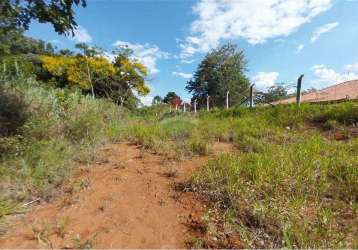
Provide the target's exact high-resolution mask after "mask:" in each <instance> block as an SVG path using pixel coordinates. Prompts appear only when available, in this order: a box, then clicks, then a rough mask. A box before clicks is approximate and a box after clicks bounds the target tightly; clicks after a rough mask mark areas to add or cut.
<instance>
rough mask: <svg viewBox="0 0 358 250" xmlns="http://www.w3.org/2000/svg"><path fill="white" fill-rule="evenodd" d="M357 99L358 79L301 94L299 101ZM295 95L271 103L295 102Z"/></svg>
mask: <svg viewBox="0 0 358 250" xmlns="http://www.w3.org/2000/svg"><path fill="white" fill-rule="evenodd" d="M354 99H358V80H353V81H348V82H343V83H339V84H336V85H333V86H330V87H327V88H324V89H321V90H317V91H313V92H310V93H307V94H302V96H301V102H332V101H340V100H354ZM295 102H296V97H291V98H288V99H284V100H280V101H277V102H274V103H273V104H285V103H286V104H287V103H295Z"/></svg>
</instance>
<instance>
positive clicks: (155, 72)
mask: <svg viewBox="0 0 358 250" xmlns="http://www.w3.org/2000/svg"><path fill="white" fill-rule="evenodd" d="M357 13H358V1H357V0H241V1H238V0H217V1H214V0H88V6H87V7H86V8H76V20H77V22H78V24H79V27H78V30H77V31H76V36H75V37H66V36H59V35H57V34H56V33H55V32H54V31H53V29H52V27H51V26H50V25H47V24H38V23H36V22H34V23H33V24H32V25H31V27H30V29H29V31H27V35H29V36H31V37H35V38H39V39H42V40H45V41H51V42H53V43H54V44H55V45H56V46H57V47H59V48H70V49H73V47H74V44H75V43H76V42H87V43H89V44H91V45H99V46H100V47H102V48H104V49H105V50H106V51H107V52H108V54H110V53H111V51H112V50H113V49H114V48H115V45H119V44H127V45H129V46H130V47H131V48H132V49H133V50H134V56H135V57H136V58H138V59H139V60H141V61H142V62H143V63H144V64H146V65H147V67H148V68H149V69H150V72H151V74H150V76H149V78H148V83H149V85H150V87H151V89H152V91H151V93H150V94H149V96H147V97H146V98H142V100H143V102H144V103H150V102H151V98H152V97H153V96H155V95H161V96H164V95H165V94H166V93H167V92H168V91H175V92H177V93H178V94H179V95H180V96H182V98H184V99H185V100H187V99H189V98H190V94H189V93H187V92H186V91H185V83H186V82H187V80H188V79H189V78H190V77H191V74H193V72H194V71H195V69H196V67H197V66H198V63H199V62H200V60H201V59H202V58H203V56H204V55H205V53H207V52H208V51H210V50H211V49H212V48H215V47H216V46H218V45H220V44H222V43H225V42H229V41H230V42H233V43H236V44H238V46H239V47H240V48H241V49H243V50H245V53H246V56H247V59H248V62H249V63H248V72H247V75H248V77H249V78H250V79H251V81H252V82H255V83H256V86H257V87H258V88H260V89H265V88H267V87H269V86H272V85H274V84H275V83H278V82H285V83H288V84H292V83H293V82H295V81H296V79H297V77H298V76H299V75H300V74H302V73H303V74H305V78H304V83H303V84H304V85H303V86H304V88H306V89H307V88H310V87H315V88H322V87H325V86H328V85H332V84H334V83H337V82H342V81H345V80H350V79H356V78H358V45H357V44H358V18H357V17H356V15H357Z"/></svg>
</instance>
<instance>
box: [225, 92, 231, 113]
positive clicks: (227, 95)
mask: <svg viewBox="0 0 358 250" xmlns="http://www.w3.org/2000/svg"><path fill="white" fill-rule="evenodd" d="M229 93H230V91H227V92H226V109H229Z"/></svg>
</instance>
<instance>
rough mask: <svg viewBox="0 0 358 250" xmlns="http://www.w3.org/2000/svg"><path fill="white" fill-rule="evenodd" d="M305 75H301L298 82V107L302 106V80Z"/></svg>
mask: <svg viewBox="0 0 358 250" xmlns="http://www.w3.org/2000/svg"><path fill="white" fill-rule="evenodd" d="M303 77H304V75H301V76H300V77H299V78H298V80H297V95H296V103H297V106H300V104H301V87H302V78H303Z"/></svg>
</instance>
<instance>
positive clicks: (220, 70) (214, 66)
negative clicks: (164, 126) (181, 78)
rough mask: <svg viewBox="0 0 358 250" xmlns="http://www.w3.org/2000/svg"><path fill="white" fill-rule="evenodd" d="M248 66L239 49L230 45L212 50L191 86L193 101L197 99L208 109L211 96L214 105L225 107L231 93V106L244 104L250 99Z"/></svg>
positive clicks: (189, 82) (196, 73)
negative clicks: (207, 105)
mask: <svg viewBox="0 0 358 250" xmlns="http://www.w3.org/2000/svg"><path fill="white" fill-rule="evenodd" d="M246 65H247V61H246V59H245V54H244V52H243V51H242V50H239V49H238V47H237V46H236V45H233V44H226V45H223V46H221V47H219V48H217V49H214V50H212V51H211V52H210V53H208V54H207V55H206V56H205V58H204V59H203V61H202V62H201V63H200V64H199V66H198V69H197V70H196V72H195V74H194V77H193V79H191V80H189V81H188V82H187V85H186V89H187V90H188V91H189V92H190V93H192V94H193V98H192V101H193V100H195V99H196V100H197V103H198V105H199V106H205V105H206V97H207V96H208V95H209V96H210V101H211V103H212V104H213V105H217V106H224V105H225V102H226V93H227V91H229V92H230V98H229V100H230V104H231V105H235V104H238V103H241V102H242V101H243V100H244V99H245V98H246V97H247V95H248V87H249V80H248V79H247V77H246V76H245V75H244V72H245V71H246Z"/></svg>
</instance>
